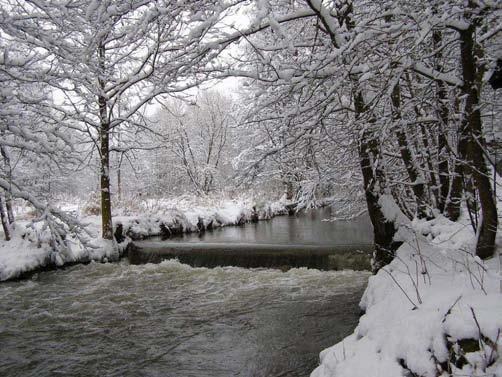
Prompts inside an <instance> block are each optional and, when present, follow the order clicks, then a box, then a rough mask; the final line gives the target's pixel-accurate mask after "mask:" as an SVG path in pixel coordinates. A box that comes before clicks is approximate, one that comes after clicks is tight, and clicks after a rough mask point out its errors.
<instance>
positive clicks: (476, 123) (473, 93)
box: [460, 2, 498, 258]
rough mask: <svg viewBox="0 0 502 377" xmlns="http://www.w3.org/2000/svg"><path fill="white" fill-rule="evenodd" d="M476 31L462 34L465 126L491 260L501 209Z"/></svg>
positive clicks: (482, 242)
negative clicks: (489, 151) (486, 132)
mask: <svg viewBox="0 0 502 377" xmlns="http://www.w3.org/2000/svg"><path fill="white" fill-rule="evenodd" d="M469 6H470V7H471V9H473V8H474V7H475V5H473V4H472V3H471V2H470V3H469ZM475 31H476V25H475V22H474V21H471V25H470V26H469V28H468V29H467V30H462V31H461V32H460V56H461V66H462V76H463V81H464V85H463V86H462V94H463V96H464V97H465V108H464V114H463V119H462V123H465V129H466V130H468V136H469V139H468V143H467V157H468V162H469V164H470V165H471V167H472V176H473V178H474V183H475V185H476V189H477V190H478V194H479V201H480V205H481V214H482V216H481V219H480V223H479V227H478V240H477V244H476V254H477V255H478V256H479V257H481V258H488V257H490V256H492V255H493V253H494V251H495V237H496V235H497V226H498V219H497V206H496V203H495V200H494V197H493V192H492V186H491V183H490V177H489V175H488V169H487V167H486V161H485V158H484V150H485V149H486V148H485V146H486V143H485V140H484V138H483V130H482V123H481V113H480V110H479V106H480V104H479V89H480V85H481V79H482V72H479V71H478V69H477V67H476V61H478V60H481V59H480V58H481V56H480V53H479V51H476V46H475V41H474V35H475ZM463 128H464V127H463Z"/></svg>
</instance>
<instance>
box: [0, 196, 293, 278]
mask: <svg viewBox="0 0 502 377" xmlns="http://www.w3.org/2000/svg"><path fill="white" fill-rule="evenodd" d="M286 204H288V202H287V201H282V200H279V201H276V202H261V203H259V202H257V201H256V200H255V199H253V198H240V199H233V200H231V199H225V200H218V199H214V198H196V197H190V196H185V197H180V198H175V199H161V200H155V201H153V200H146V201H144V202H141V203H139V205H138V206H137V208H134V209H126V208H119V209H117V210H115V211H114V216H113V225H114V227H117V225H118V224H122V226H123V229H124V232H123V233H125V234H127V237H126V238H125V240H124V241H123V242H122V243H120V244H117V243H116V242H115V241H107V240H103V239H102V238H101V237H100V232H101V217H100V216H89V215H88V216H83V215H81V218H80V219H79V220H80V221H81V222H82V223H84V224H86V227H87V230H88V231H89V232H90V234H91V235H92V240H91V241H92V242H91V243H90V245H89V246H88V247H83V246H82V245H81V244H80V243H79V242H77V240H76V239H73V238H72V237H68V241H69V242H70V248H69V250H67V251H66V252H65V253H56V252H54V251H53V250H52V248H51V246H50V237H49V234H48V230H47V229H43V228H42V226H41V224H37V225H36V226H33V225H32V224H31V221H28V220H19V221H17V223H16V229H15V232H14V234H13V237H12V240H10V241H4V240H3V239H2V241H0V281H3V280H9V279H13V278H16V277H19V276H20V275H21V274H23V273H25V272H29V271H33V270H36V269H38V268H40V267H46V266H62V265H64V264H68V263H78V262H89V261H92V260H94V261H103V262H107V261H114V260H117V259H118V258H119V257H120V255H121V254H122V253H123V252H124V250H125V248H126V247H127V245H128V243H129V242H130V241H131V237H133V238H135V239H142V238H148V237H152V236H158V235H161V233H162V231H161V226H165V227H167V228H168V229H172V228H177V227H179V225H181V226H182V231H183V232H194V231H198V226H197V224H198V223H199V221H202V222H203V224H204V226H207V225H208V224H209V223H212V226H213V227H221V226H227V225H236V224H239V223H243V222H247V221H250V220H251V216H252V214H253V207H254V208H255V210H256V212H257V214H258V218H259V219H267V218H271V217H273V216H276V215H281V214H286V213H287V212H288V211H287V209H286V207H285V205H286ZM61 209H62V210H63V211H67V212H72V213H77V212H78V210H79V206H77V205H75V204H68V203H63V204H62V205H61ZM2 238H3V235H2Z"/></svg>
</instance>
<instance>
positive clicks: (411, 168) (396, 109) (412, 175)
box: [391, 83, 428, 219]
mask: <svg viewBox="0 0 502 377" xmlns="http://www.w3.org/2000/svg"><path fill="white" fill-rule="evenodd" d="M391 100H392V109H393V111H392V113H393V114H392V118H393V121H394V125H395V127H396V131H395V133H396V137H397V142H398V144H399V150H400V152H401V158H402V159H403V162H404V166H405V167H406V171H407V172H408V177H409V180H410V182H411V185H412V186H411V187H412V190H413V194H414V195H415V200H416V203H417V217H418V218H419V219H423V218H426V217H428V216H427V197H426V194H425V182H424V179H423V178H422V176H421V175H420V173H419V172H418V169H417V167H416V165H415V161H413V156H412V154H411V150H410V147H409V145H408V140H407V138H406V134H405V133H404V131H403V130H402V128H401V125H400V124H399V122H400V120H401V90H400V88H399V83H397V84H396V85H395V86H394V88H393V89H392V94H391Z"/></svg>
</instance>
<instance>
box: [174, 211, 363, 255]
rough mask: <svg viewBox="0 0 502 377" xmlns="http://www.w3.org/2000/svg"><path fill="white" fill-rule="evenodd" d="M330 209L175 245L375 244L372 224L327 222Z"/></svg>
mask: <svg viewBox="0 0 502 377" xmlns="http://www.w3.org/2000/svg"><path fill="white" fill-rule="evenodd" d="M331 217H332V209H331V207H324V208H321V209H316V210H309V211H302V212H300V213H298V214H296V215H293V216H276V217H274V218H273V219H271V220H268V221H259V222H257V223H247V224H245V225H244V226H230V227H223V228H216V229H214V230H212V231H209V232H204V233H200V234H198V233H185V234H184V235H183V236H180V237H173V238H170V239H169V240H170V241H173V242H176V241H178V242H205V243H206V242H207V243H220V242H221V243H262V244H274V243H275V244H294V245H330V246H331V245H368V244H372V243H373V230H372V226H371V221H370V220H369V218H368V217H366V216H360V217H358V218H356V219H354V220H351V221H326V220H328V219H330V218H331Z"/></svg>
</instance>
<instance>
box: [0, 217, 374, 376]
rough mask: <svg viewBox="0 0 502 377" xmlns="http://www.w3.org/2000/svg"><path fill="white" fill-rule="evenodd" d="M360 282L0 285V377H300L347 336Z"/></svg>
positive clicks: (156, 279) (140, 272) (241, 272)
mask: <svg viewBox="0 0 502 377" xmlns="http://www.w3.org/2000/svg"><path fill="white" fill-rule="evenodd" d="M262 223H264V222H262ZM228 229H231V228H228ZM242 229H244V228H242ZM208 234H209V233H208ZM295 234H296V233H295ZM368 276H369V273H368V272H354V271H328V272H321V271H318V270H313V269H306V268H299V269H298V268H296V269H291V270H289V271H287V272H281V271H280V270H272V269H243V268H237V267H218V268H214V269H207V268H192V267H189V266H187V265H184V264H181V263H179V262H177V261H174V260H170V261H164V262H162V263H160V264H145V265H130V264H129V263H128V262H126V261H122V262H120V263H110V264H98V263H91V264H89V265H85V266H84V265H79V266H73V267H70V268H67V269H64V270H59V271H51V272H43V273H39V274H37V275H35V276H33V278H32V279H30V280H25V281H17V282H7V283H3V284H0V376H2V377H10V376H13V377H14V376H16V377H22V376H33V377H35V376H36V377H43V376H165V377H171V376H172V377H189V376H193V377H211V376H218V377H226V376H249V377H252V376H253V377H261V376H263V377H272V376H308V375H309V373H310V372H311V371H312V370H313V369H314V368H315V367H316V366H317V364H318V355H319V352H320V351H321V350H322V349H324V348H326V347H328V346H330V345H332V344H334V343H336V342H337V341H339V340H341V339H342V338H343V337H344V336H346V335H348V334H349V333H351V332H352V331H353V329H354V327H355V325H356V324H357V321H358V314H359V309H358V305H357V304H358V302H359V299H360V297H361V294H362V292H363V290H364V287H365V285H366V281H367V279H368Z"/></svg>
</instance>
